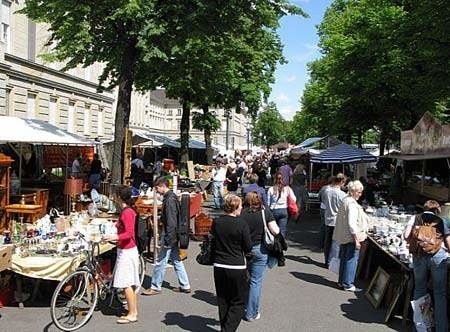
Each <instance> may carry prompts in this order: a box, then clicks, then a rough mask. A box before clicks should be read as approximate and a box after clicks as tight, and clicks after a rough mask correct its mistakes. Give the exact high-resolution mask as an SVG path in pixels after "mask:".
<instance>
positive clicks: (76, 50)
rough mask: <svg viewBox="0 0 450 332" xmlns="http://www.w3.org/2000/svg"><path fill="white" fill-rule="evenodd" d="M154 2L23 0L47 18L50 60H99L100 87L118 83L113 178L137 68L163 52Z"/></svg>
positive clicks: (36, 15)
mask: <svg viewBox="0 0 450 332" xmlns="http://www.w3.org/2000/svg"><path fill="white" fill-rule="evenodd" d="M155 3H156V2H155V1H150V0H149V1H140V0H132V1H110V0H96V1H77V0H26V1H25V7H24V8H23V9H22V10H21V11H20V12H21V13H23V14H25V15H27V16H28V17H29V18H31V19H33V20H35V21H37V22H42V23H46V24H48V27H49V31H50V33H51V39H50V40H49V44H52V45H53V44H54V45H56V46H55V47H54V49H53V51H52V53H51V54H48V55H47V59H48V60H58V61H61V62H65V63H66V66H65V68H64V69H69V68H73V67H76V66H77V65H83V66H86V67H87V66H89V65H91V64H93V63H96V62H99V63H103V64H104V70H103V73H102V75H101V76H100V86H99V89H104V88H107V89H112V88H114V87H118V98H117V108H116V116H115V131H114V148H113V161H112V181H113V183H119V182H121V170H122V167H121V166H122V162H121V159H122V158H123V149H122V142H123V136H124V128H127V127H128V124H129V117H130V102H131V93H132V90H133V84H134V83H135V80H136V73H137V71H138V70H139V67H140V66H141V65H142V64H145V63H149V62H152V63H153V61H151V59H152V58H159V57H164V54H163V53H161V52H160V50H159V46H160V41H161V38H163V37H164V27H162V26H159V25H155V24H154V22H155V17H154V13H155V7H154V5H155ZM160 5H161V4H160ZM143 40H145V41H146V43H145V47H143V45H144V43H143V42H142V41H143ZM155 70H157V69H155ZM104 85H106V87H105V86H104Z"/></svg>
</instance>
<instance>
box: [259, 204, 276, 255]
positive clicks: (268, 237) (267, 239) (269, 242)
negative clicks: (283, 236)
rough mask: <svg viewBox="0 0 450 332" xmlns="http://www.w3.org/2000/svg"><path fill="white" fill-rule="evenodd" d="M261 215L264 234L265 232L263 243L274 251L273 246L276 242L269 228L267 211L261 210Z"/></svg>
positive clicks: (269, 249)
mask: <svg viewBox="0 0 450 332" xmlns="http://www.w3.org/2000/svg"><path fill="white" fill-rule="evenodd" d="M261 215H262V222H263V224H264V234H263V237H262V245H263V246H264V247H265V248H266V249H267V250H268V251H272V250H273V247H274V243H275V237H274V236H273V234H272V233H271V232H270V230H269V229H268V228H267V223H266V213H265V211H264V209H262V210H261Z"/></svg>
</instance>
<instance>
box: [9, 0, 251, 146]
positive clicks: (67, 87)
mask: <svg viewBox="0 0 450 332" xmlns="http://www.w3.org/2000/svg"><path fill="white" fill-rule="evenodd" d="M0 2H1V8H0V17H1V20H2V22H1V27H0V115H8V116H16V117H21V118H31V119H39V120H44V121H47V122H50V123H52V124H54V125H56V126H58V127H60V128H62V129H65V130H67V131H69V132H72V133H76V134H78V135H80V136H84V137H87V138H91V139H97V138H98V139H100V140H104V141H108V140H111V139H113V135H114V114H115V105H116V99H117V91H116V90H115V91H109V92H108V91H106V92H102V93H99V92H98V91H97V87H98V77H99V75H100V74H101V72H102V69H103V67H102V65H101V64H94V65H92V66H89V67H87V68H83V67H81V66H80V67H77V68H73V69H71V70H69V71H67V72H64V71H62V68H63V64H62V63H46V62H45V61H44V60H43V58H42V57H40V55H41V54H45V53H48V52H49V50H50V47H51V45H50V46H48V45H47V44H48V41H49V38H50V34H49V32H48V29H47V26H46V25H45V24H37V23H35V22H33V21H32V20H30V19H29V18H27V17H26V16H25V15H22V14H18V13H17V10H19V9H21V8H22V7H23V5H24V2H25V1H24V0H0ZM193 111H200V112H201V110H193ZM211 111H214V112H215V113H216V114H217V117H218V118H219V119H220V121H221V128H220V129H219V130H218V131H217V132H216V133H215V134H213V137H212V139H213V144H215V145H216V146H218V147H219V148H220V149H225V146H226V140H227V132H228V148H229V149H246V147H247V136H248V127H249V126H248V120H247V118H246V117H245V116H244V115H242V114H237V113H236V112H235V111H234V110H231V111H229V112H228V113H227V112H226V111H225V110H223V109H215V110H211ZM181 114H182V110H181V105H180V103H179V102H178V101H177V100H173V99H169V98H167V97H166V95H165V91H164V89H158V90H155V91H151V92H147V93H138V92H134V93H133V95H132V102H131V114H130V127H131V128H132V129H133V128H136V129H143V130H148V131H149V132H150V133H153V134H162V135H166V136H168V137H170V138H174V139H176V138H179V132H180V130H179V128H180V122H181ZM226 114H229V116H228V117H227V116H226ZM227 122H228V125H227ZM227 128H228V131H227ZM190 136H191V138H193V139H197V140H199V141H204V138H203V132H201V131H198V130H194V129H192V122H191V128H190Z"/></svg>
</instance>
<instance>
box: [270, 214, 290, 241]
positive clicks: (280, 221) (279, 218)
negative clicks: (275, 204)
mask: <svg viewBox="0 0 450 332" xmlns="http://www.w3.org/2000/svg"><path fill="white" fill-rule="evenodd" d="M272 214H273V217H274V218H275V221H276V222H277V225H278V227H280V232H281V234H282V235H283V236H284V237H286V230H287V222H288V212H287V208H286V209H273V210H272Z"/></svg>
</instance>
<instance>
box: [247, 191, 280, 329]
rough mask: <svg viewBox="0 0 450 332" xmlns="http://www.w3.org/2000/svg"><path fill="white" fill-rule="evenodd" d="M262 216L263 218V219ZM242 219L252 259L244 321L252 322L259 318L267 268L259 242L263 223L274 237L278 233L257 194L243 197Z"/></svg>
mask: <svg viewBox="0 0 450 332" xmlns="http://www.w3.org/2000/svg"><path fill="white" fill-rule="evenodd" d="M263 214H264V217H263ZM242 219H243V220H244V221H245V222H246V223H247V225H248V227H249V229H250V237H251V239H252V244H253V246H252V259H251V261H250V263H249V268H248V270H249V272H250V282H249V288H250V289H249V295H248V300H247V304H246V308H245V309H246V310H245V319H246V320H247V321H253V320H256V319H259V318H260V317H261V314H260V303H259V300H260V298H261V287H262V281H263V278H264V272H265V270H266V266H267V260H268V252H267V250H266V248H265V247H264V246H262V244H261V242H262V239H263V237H264V228H265V227H264V222H265V223H266V225H267V228H268V229H269V230H270V232H271V233H272V234H274V235H276V234H278V233H279V232H280V230H279V228H278V225H277V222H276V221H275V218H274V217H273V215H272V213H271V212H270V211H269V210H268V209H266V210H265V209H264V204H263V202H262V200H261V198H260V196H259V195H258V193H256V192H254V191H252V192H249V193H248V194H247V196H245V209H244V211H243V213H242Z"/></svg>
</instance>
